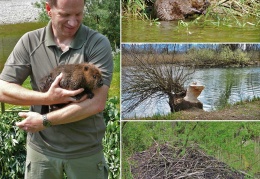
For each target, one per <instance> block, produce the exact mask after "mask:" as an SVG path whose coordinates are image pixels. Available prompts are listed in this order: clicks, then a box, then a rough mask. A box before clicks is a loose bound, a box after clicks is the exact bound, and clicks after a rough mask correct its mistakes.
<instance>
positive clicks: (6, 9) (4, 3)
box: [0, 0, 40, 25]
mask: <svg viewBox="0 0 260 179" xmlns="http://www.w3.org/2000/svg"><path fill="white" fill-rule="evenodd" d="M37 1H38V2H39V0H22V1H21V0H0V6H1V11H0V25H1V24H16V23H24V22H36V21H37V19H38V16H39V10H40V9H39V8H36V7H35V6H34V3H36V2H37Z"/></svg>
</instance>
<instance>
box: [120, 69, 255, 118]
mask: <svg viewBox="0 0 260 179" xmlns="http://www.w3.org/2000/svg"><path fill="white" fill-rule="evenodd" d="M259 79H260V68H259V67H252V68H226V69H222V68H211V69H198V70H197V71H196V72H195V74H194V75H193V79H192V80H193V81H197V82H199V83H201V84H203V85H205V89H204V90H203V91H202V93H201V95H200V96H199V97H198V99H199V100H200V101H201V102H202V103H203V109H204V110H205V111H211V110H216V109H217V108H218V107H221V106H224V105H226V104H227V103H231V104H232V103H235V102H239V101H242V100H246V99H252V98H253V97H260V80H259ZM190 82H191V81H190ZM190 82H189V83H190ZM189 83H187V84H186V85H188V84H189ZM124 95H125V94H122V98H124ZM126 107H127V104H122V110H123V111H124V109H125V108H126ZM169 112H170V107H169V105H168V99H167V97H166V96H165V98H163V99H161V100H159V99H151V100H150V101H147V102H145V103H144V104H143V105H142V106H140V107H138V108H136V109H135V110H134V111H133V112H131V113H128V114H125V115H124V116H123V118H127V117H135V116H138V117H145V116H152V115H154V114H158V113H159V114H167V113H169Z"/></svg>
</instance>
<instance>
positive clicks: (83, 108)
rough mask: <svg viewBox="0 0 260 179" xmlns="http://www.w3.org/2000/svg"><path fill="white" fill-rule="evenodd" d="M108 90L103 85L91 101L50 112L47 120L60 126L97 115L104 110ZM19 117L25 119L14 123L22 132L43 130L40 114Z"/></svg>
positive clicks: (24, 114)
mask: <svg viewBox="0 0 260 179" xmlns="http://www.w3.org/2000/svg"><path fill="white" fill-rule="evenodd" d="M108 90H109V87H108V86H106V85H103V86H102V87H101V88H98V89H96V90H95V91H94V97H93V98H92V99H86V100H84V101H82V102H79V103H71V104H69V105H67V106H65V107H64V108H61V109H58V110H56V111H52V112H50V113H48V114H47V118H48V120H49V121H51V124H52V125H60V124H66V123H71V122H76V121H79V120H82V119H85V118H87V117H89V116H92V115H94V114H97V113H99V112H101V111H103V110H104V108H105V105H106V100H107V94H108ZM19 115H20V116H21V117H23V118H25V119H24V120H23V121H21V122H18V123H16V125H17V126H18V127H19V128H21V129H23V130H26V131H27V132H38V131H40V130H43V129H44V128H45V127H44V126H43V123H42V115H41V114H39V113H35V112H28V113H24V112H21V113H19Z"/></svg>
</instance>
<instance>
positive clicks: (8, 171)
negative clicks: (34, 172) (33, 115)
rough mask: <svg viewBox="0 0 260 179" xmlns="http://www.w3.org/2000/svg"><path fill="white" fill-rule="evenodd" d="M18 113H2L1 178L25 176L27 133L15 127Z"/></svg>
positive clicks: (0, 124) (0, 142) (0, 119)
mask: <svg viewBox="0 0 260 179" xmlns="http://www.w3.org/2000/svg"><path fill="white" fill-rule="evenodd" d="M16 121H20V118H19V116H18V115H17V113H14V112H10V113H4V114H2V115H0V161H1V162H0V178H2V179H9V178H23V175H24V165H25V158H26V157H25V156H26V150H25V142H26V133H25V132H24V131H22V130H20V129H19V128H18V127H15V122H16Z"/></svg>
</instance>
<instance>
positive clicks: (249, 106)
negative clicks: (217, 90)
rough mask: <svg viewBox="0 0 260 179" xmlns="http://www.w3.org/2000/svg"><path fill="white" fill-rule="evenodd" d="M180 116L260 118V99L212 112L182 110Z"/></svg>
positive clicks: (186, 118)
mask: <svg viewBox="0 0 260 179" xmlns="http://www.w3.org/2000/svg"><path fill="white" fill-rule="evenodd" d="M178 118H179V119H181V120H260V101H253V102H247V103H243V104H237V105H234V106H230V107H226V108H224V109H221V110H217V111H211V112H206V111H203V110H189V111H181V112H180V114H179V115H178Z"/></svg>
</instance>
